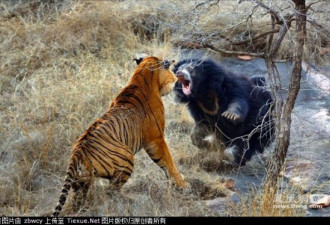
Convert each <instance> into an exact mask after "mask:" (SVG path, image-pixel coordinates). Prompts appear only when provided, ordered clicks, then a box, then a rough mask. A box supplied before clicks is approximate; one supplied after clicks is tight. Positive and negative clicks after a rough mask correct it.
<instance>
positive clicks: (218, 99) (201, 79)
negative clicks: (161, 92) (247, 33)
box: [173, 59, 274, 165]
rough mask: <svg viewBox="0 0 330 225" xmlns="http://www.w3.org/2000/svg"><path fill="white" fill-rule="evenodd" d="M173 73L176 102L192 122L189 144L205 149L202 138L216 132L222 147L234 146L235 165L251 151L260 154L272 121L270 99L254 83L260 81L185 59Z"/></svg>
mask: <svg viewBox="0 0 330 225" xmlns="http://www.w3.org/2000/svg"><path fill="white" fill-rule="evenodd" d="M173 72H174V73H175V74H176V76H177V78H178V82H177V83H176V84H175V88H174V91H175V94H176V99H177V101H178V102H180V103H187V107H188V109H189V111H190V113H191V115H192V117H193V119H194V121H195V127H194V129H193V131H192V133H191V138H192V142H193V144H194V145H196V146H198V147H199V148H208V147H209V143H210V142H208V141H206V140H204V138H205V137H206V136H207V135H209V134H211V133H216V135H217V137H218V140H219V139H220V140H221V142H222V143H223V144H224V145H225V146H226V147H229V146H235V147H236V148H235V151H234V157H235V162H236V163H237V164H239V165H245V163H246V161H248V160H250V159H251V157H252V155H253V154H254V153H255V152H260V153H262V152H263V150H264V148H265V147H266V146H267V145H269V143H270V142H271V141H272V138H273V133H274V122H273V118H272V113H271V110H270V109H271V103H272V101H273V100H272V97H271V94H270V92H268V91H267V90H266V89H265V88H264V87H258V86H257V85H256V83H258V82H259V81H264V80H262V78H261V79H260V78H256V79H248V78H246V77H244V76H238V75H235V74H231V73H229V72H227V71H224V69H223V68H222V67H221V66H220V65H219V64H218V63H216V62H215V61H213V60H210V59H207V60H200V59H186V60H183V61H180V62H178V63H177V64H176V65H175V67H174V69H173Z"/></svg>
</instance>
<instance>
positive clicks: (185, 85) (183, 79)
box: [176, 71, 191, 95]
mask: <svg viewBox="0 0 330 225" xmlns="http://www.w3.org/2000/svg"><path fill="white" fill-rule="evenodd" d="M176 77H177V78H178V81H179V82H180V83H181V84H182V91H183V93H184V94H185V95H191V81H190V79H189V78H188V77H187V76H185V74H184V73H183V72H181V71H178V72H177V73H176Z"/></svg>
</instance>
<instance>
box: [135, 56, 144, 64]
mask: <svg viewBox="0 0 330 225" xmlns="http://www.w3.org/2000/svg"><path fill="white" fill-rule="evenodd" d="M134 61H135V62H136V65H139V64H140V63H141V62H142V61H143V58H142V57H140V58H135V59H134Z"/></svg>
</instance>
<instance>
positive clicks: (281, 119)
mask: <svg viewBox="0 0 330 225" xmlns="http://www.w3.org/2000/svg"><path fill="white" fill-rule="evenodd" d="M292 1H293V2H294V3H295V21H296V28H295V29H296V44H295V51H294V56H293V69H292V75H291V81H290V86H289V91H288V97H287V99H286V101H285V102H284V103H283V100H282V99H281V97H280V95H279V92H278V91H279V88H278V85H277V82H276V81H277V79H276V78H278V74H277V73H276V70H275V69H274V68H275V65H274V63H273V61H272V59H273V56H274V55H275V54H276V52H277V49H276V43H278V42H281V41H282V40H281V32H280V34H279V38H277V40H276V41H275V42H274V45H273V46H275V48H274V47H273V46H272V47H273V48H272V47H271V48H270V54H269V55H268V56H269V57H267V58H266V61H267V67H268V71H269V75H270V77H271V82H272V84H273V86H272V88H273V93H274V96H275V102H276V106H275V118H276V124H275V126H276V128H275V129H276V135H277V137H276V146H275V154H274V157H272V159H271V160H270V162H269V164H268V168H267V169H268V170H267V171H268V174H267V180H266V186H265V192H264V196H263V205H262V211H261V214H262V215H269V213H270V212H272V207H273V203H274V199H275V194H276V190H277V183H278V177H279V175H280V172H281V170H282V169H283V165H284V162H285V158H286V154H287V151H288V147H289V144H290V127H291V112H292V110H293V107H294V104H295V101H296V98H297V95H298V92H299V89H300V80H301V64H302V57H303V47H304V41H305V37H306V11H307V8H306V4H305V0H292ZM285 26H288V27H289V26H290V22H288V23H287V25H286V24H285V23H284V25H283V26H282V30H283V32H284V31H285V33H286V31H287V29H286V28H285ZM285 33H284V35H285ZM284 35H283V37H284ZM282 39H283V38H282Z"/></svg>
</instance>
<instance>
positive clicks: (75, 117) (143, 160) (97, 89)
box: [0, 0, 291, 216]
mask: <svg viewBox="0 0 330 225" xmlns="http://www.w3.org/2000/svg"><path fill="white" fill-rule="evenodd" d="M31 2H32V3H31ZM152 2H153V3H154V1H152ZM165 6H166V7H165ZM192 6H193V3H191V2H190V1H187V2H182V1H167V2H161V3H160V2H159V3H158V1H157V4H150V1H142V2H141V4H139V5H137V4H136V3H135V1H124V2H122V1H70V0H59V1H56V0H54V1H49V2H48V3H45V2H42V1H38V0H35V1H21V2H20V3H19V4H14V3H10V2H7V1H0V74H1V75H0V95H1V101H0V173H1V177H0V211H1V213H0V214H1V215H8V216H9V215H25V216H26V215H32V216H37V215H43V214H45V213H49V212H50V211H51V210H52V209H53V207H54V206H55V204H56V202H57V200H58V196H59V195H58V194H59V189H60V187H61V183H62V182H63V176H64V171H65V168H66V165H67V162H68V157H69V156H70V154H71V147H72V145H73V143H74V141H75V140H76V139H77V137H78V136H79V135H80V134H81V133H82V132H83V131H84V130H85V129H86V127H87V126H88V125H89V124H90V123H92V122H93V121H94V120H95V119H96V118H97V117H99V116H101V115H102V114H103V113H104V112H105V110H106V109H107V107H108V104H109V103H110V100H111V99H113V98H114V97H115V95H116V94H117V93H118V91H119V90H120V89H121V88H122V87H124V85H125V84H126V82H127V80H128V78H129V76H130V74H131V73H132V71H133V69H134V67H135V65H134V62H133V60H132V59H133V58H134V57H135V54H136V53H139V52H149V53H150V54H155V55H158V56H162V57H168V58H176V56H177V52H176V49H175V48H173V47H172V44H171V43H174V42H175V40H176V39H177V38H179V37H180V36H181V35H184V34H185V33H184V31H185V29H186V28H188V26H185V25H184V24H181V23H182V21H183V19H187V18H188V19H189V18H190V17H188V16H191V15H190V14H189V9H190V7H192ZM228 7H229V6H228ZM132 8H134V9H136V10H131V9H132ZM217 10H218V11H217V15H218V16H221V17H223V18H222V19H221V23H219V24H218V25H219V26H222V25H223V24H227V25H228V24H230V23H228V19H227V20H225V19H224V18H227V16H228V15H227V14H226V13H224V11H226V9H220V8H218V9H217ZM222 10H223V11H222ZM226 12H227V11H226ZM212 19H213V20H212ZM216 20H219V18H218V17H212V18H209V19H208V18H202V20H201V23H200V24H197V27H199V28H201V27H204V28H205V31H204V30H203V32H208V33H212V32H213V31H214V29H216V26H215V25H214V21H216ZM180 21H181V22H180ZM158 22H161V23H160V24H161V26H156V25H157V24H158ZM175 22H176V23H175ZM180 26H184V27H183V28H184V30H182V33H181V34H180V33H179V31H180V29H178V27H180ZM150 27H153V28H152V29H151V28H150ZM153 29H154V30H153ZM164 102H165V105H166V106H165V107H166V110H167V111H166V118H167V125H168V126H167V128H166V136H167V140H168V143H169V146H170V148H171V151H172V154H173V156H174V158H175V160H176V162H177V164H178V165H179V170H180V171H182V173H183V174H184V175H185V176H186V177H187V179H188V180H190V181H191V182H192V184H193V186H194V187H195V192H194V191H193V193H192V194H190V195H189V194H188V195H187V194H182V193H180V192H178V191H176V190H173V189H172V188H170V186H169V185H168V183H167V182H166V181H165V175H164V174H163V172H162V171H161V170H160V169H159V168H158V167H157V166H156V165H155V164H154V163H153V162H152V161H151V160H150V159H149V158H148V157H147V155H146V154H145V153H143V151H141V153H139V154H137V156H136V163H135V165H136V168H135V173H134V175H133V176H132V178H131V179H130V180H129V182H128V183H127V185H125V187H124V192H125V193H128V194H130V195H132V196H133V200H131V201H126V200H123V199H122V198H119V197H113V198H110V197H109V196H107V195H106V188H105V186H103V185H102V182H96V184H95V185H94V186H93V188H92V191H91V194H90V196H89V198H90V201H89V202H90V205H88V206H87V207H88V208H87V209H86V211H85V212H81V214H80V215H111V216H119V215H127V216H128V215H130V216H132V215H133V216H144V215H149V216H217V215H222V214H220V213H219V212H217V211H214V210H211V209H210V208H209V207H208V206H207V205H206V204H205V202H203V201H200V200H201V199H202V200H203V199H204V200H205V199H210V198H215V197H219V196H226V195H227V194H228V190H227V189H226V187H224V186H223V183H224V178H223V177H222V176H220V175H219V173H217V172H206V171H204V170H203V169H201V166H200V165H201V164H200V162H199V160H196V157H195V158H194V155H195V154H196V152H197V151H198V150H197V148H195V147H194V146H193V145H192V144H191V142H190V138H189V131H190V129H191V126H192V121H191V119H190V117H189V115H188V113H187V112H186V110H185V108H184V106H181V105H180V106H179V105H176V104H175V103H174V102H173V96H167V97H165V98H164ZM214 154H216V153H214ZM189 157H192V158H193V160H191V161H190V162H189V163H188V164H186V163H182V165H181V164H179V162H178V161H179V158H189ZM210 158H212V157H210ZM197 159H198V157H197ZM207 163H209V165H211V166H208V164H207ZM216 163H217V162H215V163H214V162H210V160H208V159H206V164H207V166H206V167H207V168H211V169H209V170H212V171H218V170H219V168H217V167H216V168H214V165H215V164H216ZM212 166H213V167H212ZM257 196H259V195H258V194H257ZM69 202H70V201H69ZM249 205H251V203H248V204H247V206H249ZM252 206H253V204H252ZM67 213H69V214H70V206H68V208H67ZM238 215H239V214H238ZM242 215H251V214H249V213H243V214H242ZM252 215H254V214H252ZM276 215H277V214H276ZM290 215H291V214H290Z"/></svg>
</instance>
